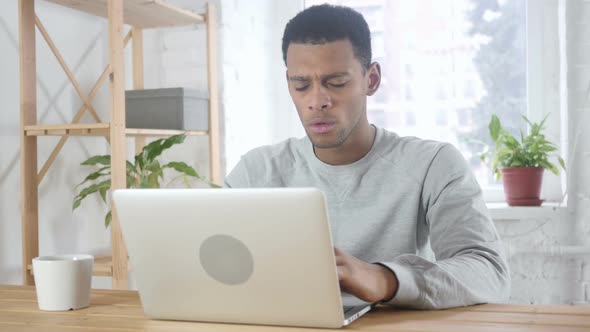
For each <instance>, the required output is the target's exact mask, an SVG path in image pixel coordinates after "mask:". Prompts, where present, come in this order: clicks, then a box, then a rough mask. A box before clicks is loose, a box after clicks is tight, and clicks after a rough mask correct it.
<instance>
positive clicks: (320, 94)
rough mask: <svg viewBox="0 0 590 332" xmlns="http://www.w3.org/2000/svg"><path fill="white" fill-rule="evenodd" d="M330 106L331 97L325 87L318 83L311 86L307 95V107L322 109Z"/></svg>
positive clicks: (315, 109) (312, 109)
mask: <svg viewBox="0 0 590 332" xmlns="http://www.w3.org/2000/svg"><path fill="white" fill-rule="evenodd" d="M330 106H332V98H330V95H329V94H328V91H326V89H325V88H324V87H323V86H321V85H319V86H316V87H314V88H313V90H312V91H311V94H310V96H309V104H308V109H309V110H310V111H322V110H326V109H328V108H329V107H330Z"/></svg>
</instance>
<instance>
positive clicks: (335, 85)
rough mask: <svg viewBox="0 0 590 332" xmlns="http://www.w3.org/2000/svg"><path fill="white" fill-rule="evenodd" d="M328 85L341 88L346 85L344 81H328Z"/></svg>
mask: <svg viewBox="0 0 590 332" xmlns="http://www.w3.org/2000/svg"><path fill="white" fill-rule="evenodd" d="M328 85H329V86H331V87H333V88H343V87H345V86H346V82H345V83H328Z"/></svg>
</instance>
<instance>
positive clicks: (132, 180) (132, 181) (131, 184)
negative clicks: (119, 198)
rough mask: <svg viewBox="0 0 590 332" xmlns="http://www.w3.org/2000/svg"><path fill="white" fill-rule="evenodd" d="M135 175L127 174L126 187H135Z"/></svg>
mask: <svg viewBox="0 0 590 332" xmlns="http://www.w3.org/2000/svg"><path fill="white" fill-rule="evenodd" d="M135 181H136V179H135V176H133V175H129V174H127V188H135V187H136V183H135Z"/></svg>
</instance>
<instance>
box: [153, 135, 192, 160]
mask: <svg viewBox="0 0 590 332" xmlns="http://www.w3.org/2000/svg"><path fill="white" fill-rule="evenodd" d="M185 138H186V135H184V134H181V135H174V136H170V137H168V138H164V139H158V140H155V141H153V142H151V143H150V144H148V145H146V146H145V147H144V148H143V150H142V155H143V162H144V165H149V164H150V163H151V162H152V161H154V159H156V157H158V156H159V155H161V154H162V152H164V151H165V150H167V149H169V148H170V147H172V146H173V145H175V144H180V143H182V142H184V140H185Z"/></svg>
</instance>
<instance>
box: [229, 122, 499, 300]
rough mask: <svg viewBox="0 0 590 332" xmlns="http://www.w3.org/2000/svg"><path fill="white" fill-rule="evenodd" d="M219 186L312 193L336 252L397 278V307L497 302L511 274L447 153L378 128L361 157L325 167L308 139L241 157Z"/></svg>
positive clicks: (465, 174) (462, 171) (449, 149)
mask: <svg viewBox="0 0 590 332" xmlns="http://www.w3.org/2000/svg"><path fill="white" fill-rule="evenodd" d="M225 186H226V187H234V188H240V187H316V188H319V189H320V190H322V191H323V192H324V193H325V195H326V199H327V204H328V211H329V218H330V225H331V230H332V237H333V241H334V245H335V246H336V247H339V248H340V249H342V250H344V251H346V252H348V253H349V254H351V255H353V256H355V257H357V258H359V259H362V260H364V261H366V262H374V263H381V264H383V265H385V266H386V267H388V268H389V269H391V270H392V271H394V272H395V274H396V276H397V278H398V280H399V289H398V291H397V293H396V295H395V296H394V298H393V299H392V300H391V302H390V303H391V304H393V305H397V306H404V307H411V308H422V309H442V308H448V307H456V306H465V305H471V304H476V303H484V302H504V301H506V300H507V299H508V296H509V294H510V274H509V271H508V265H507V263H506V260H505V258H504V255H503V252H502V246H501V242H500V238H499V237H498V233H497V231H496V229H495V227H494V224H493V223H492V221H491V219H490V216H489V213H488V211H487V208H486V205H485V203H484V201H483V199H482V194H481V189H480V187H479V185H478V183H477V181H476V180H475V178H474V176H473V174H472V173H471V170H470V169H469V167H468V165H467V164H466V162H465V160H464V158H463V156H462V155H461V154H460V153H459V151H457V150H456V149H455V148H454V147H453V146H452V145H450V144H445V143H440V142H434V141H426V140H420V139H417V138H410V137H399V136H398V135H396V134H394V133H392V132H389V131H386V130H384V129H381V128H377V133H376V137H375V142H374V144H373V147H372V148H371V150H370V151H369V153H367V155H365V156H364V157H363V158H362V159H360V160H358V161H356V162H354V163H352V164H349V165H339V166H333V165H329V164H326V163H323V162H322V161H320V160H319V159H318V158H317V157H316V156H315V154H314V152H313V146H312V144H311V141H310V140H309V139H308V138H307V137H305V138H302V139H294V138H292V139H288V140H286V141H284V142H281V143H279V144H276V145H272V146H263V147H259V148H256V149H254V150H252V151H250V152H248V153H247V154H246V155H244V156H243V157H242V159H241V160H240V162H239V163H238V165H237V166H236V167H235V168H234V169H233V170H232V172H231V173H230V174H229V175H228V176H227V178H226V180H225Z"/></svg>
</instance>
